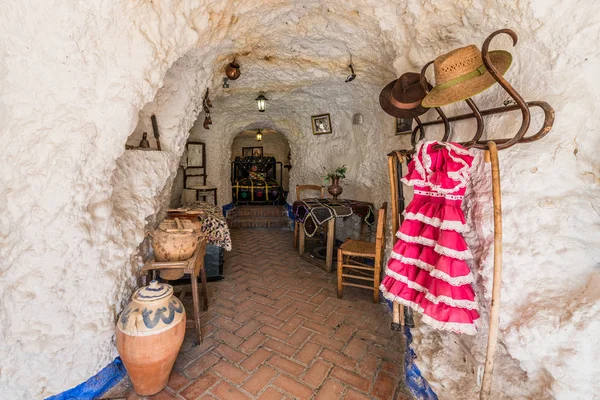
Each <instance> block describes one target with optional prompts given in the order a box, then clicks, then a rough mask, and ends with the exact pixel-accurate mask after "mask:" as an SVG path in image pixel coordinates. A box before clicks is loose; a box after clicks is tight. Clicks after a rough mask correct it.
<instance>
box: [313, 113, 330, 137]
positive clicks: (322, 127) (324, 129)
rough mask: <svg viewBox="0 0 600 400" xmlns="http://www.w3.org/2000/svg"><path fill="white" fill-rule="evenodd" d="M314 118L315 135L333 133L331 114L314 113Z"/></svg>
mask: <svg viewBox="0 0 600 400" xmlns="http://www.w3.org/2000/svg"><path fill="white" fill-rule="evenodd" d="M310 118H311V120H312V130H313V135H322V134H324V133H331V117H330V116H329V114H321V115H313V116H312V117H310Z"/></svg>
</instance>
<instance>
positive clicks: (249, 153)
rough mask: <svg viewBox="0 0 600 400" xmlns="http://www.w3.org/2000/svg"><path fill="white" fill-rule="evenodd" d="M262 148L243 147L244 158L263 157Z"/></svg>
mask: <svg viewBox="0 0 600 400" xmlns="http://www.w3.org/2000/svg"><path fill="white" fill-rule="evenodd" d="M262 156H263V148H262V147H242V157H262Z"/></svg>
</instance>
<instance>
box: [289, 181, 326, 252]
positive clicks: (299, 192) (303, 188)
mask: <svg viewBox="0 0 600 400" xmlns="http://www.w3.org/2000/svg"><path fill="white" fill-rule="evenodd" d="M309 191H310V192H318V193H319V196H320V198H322V199H324V198H325V186H318V185H296V200H302V199H306V198H307V196H303V195H302V192H309ZM298 227H299V224H298V223H297V222H296V223H295V224H294V248H296V247H298V232H299V231H298Z"/></svg>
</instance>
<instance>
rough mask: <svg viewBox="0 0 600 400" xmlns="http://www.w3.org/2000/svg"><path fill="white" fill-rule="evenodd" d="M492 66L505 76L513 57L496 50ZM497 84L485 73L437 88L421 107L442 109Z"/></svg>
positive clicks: (506, 52)
mask: <svg viewBox="0 0 600 400" xmlns="http://www.w3.org/2000/svg"><path fill="white" fill-rule="evenodd" d="M489 55H490V59H491V61H492V64H493V65H494V67H496V69H498V71H499V72H500V74H501V75H504V74H505V73H506V71H508V68H509V67H510V64H511V62H512V55H511V54H510V53H509V52H508V51H504V50H494V51H490V52H489ZM494 83H496V80H495V79H494V77H492V75H491V74H490V73H489V72H488V71H485V72H484V73H483V75H480V76H478V77H475V78H472V79H468V80H466V81H464V82H461V83H458V84H456V85H454V86H451V87H448V88H444V89H440V88H439V86H436V87H434V88H433V90H431V92H429V94H427V96H425V98H424V99H423V101H422V102H421V106H423V107H426V108H432V107H441V106H445V105H448V104H452V103H456V102H457V101H462V100H466V99H468V98H470V97H473V96H475V95H476V94H479V93H481V92H483V91H485V90H486V89H487V88H489V87H490V86H492V85H493V84H494Z"/></svg>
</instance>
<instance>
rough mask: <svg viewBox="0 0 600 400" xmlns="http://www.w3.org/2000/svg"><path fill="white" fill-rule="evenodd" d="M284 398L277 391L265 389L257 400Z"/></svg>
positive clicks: (279, 399)
mask: <svg viewBox="0 0 600 400" xmlns="http://www.w3.org/2000/svg"><path fill="white" fill-rule="evenodd" d="M284 397H285V396H284V395H283V394H281V393H279V392H278V391H277V390H275V389H273V388H267V390H265V391H264V392H262V394H261V395H260V396H259V397H258V400H281V399H283V398H284Z"/></svg>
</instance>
